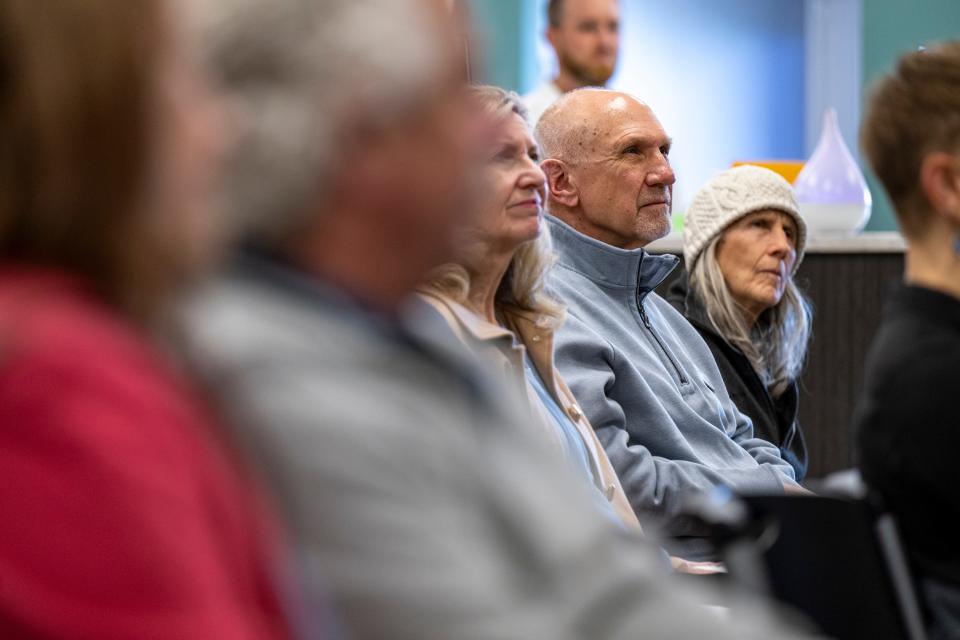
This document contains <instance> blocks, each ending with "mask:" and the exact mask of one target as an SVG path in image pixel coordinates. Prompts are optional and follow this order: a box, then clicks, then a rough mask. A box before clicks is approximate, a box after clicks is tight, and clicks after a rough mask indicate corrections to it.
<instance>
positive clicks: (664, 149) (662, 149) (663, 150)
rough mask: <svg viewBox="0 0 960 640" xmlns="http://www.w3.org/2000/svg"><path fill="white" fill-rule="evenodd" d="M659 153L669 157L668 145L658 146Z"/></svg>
mask: <svg viewBox="0 0 960 640" xmlns="http://www.w3.org/2000/svg"><path fill="white" fill-rule="evenodd" d="M660 155H662V156H663V157H664V158H669V157H670V145H663V146H662V147H660Z"/></svg>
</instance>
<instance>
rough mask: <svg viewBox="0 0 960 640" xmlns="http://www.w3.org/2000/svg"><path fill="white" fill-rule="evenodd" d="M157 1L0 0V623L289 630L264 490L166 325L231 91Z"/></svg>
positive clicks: (187, 263)
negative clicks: (187, 371) (191, 379)
mask: <svg viewBox="0 0 960 640" xmlns="http://www.w3.org/2000/svg"><path fill="white" fill-rule="evenodd" d="M179 8H180V7H179V6H178V5H177V4H176V3H173V2H161V1H160V0H98V1H97V2H91V1H89V0H58V1H57V2H36V1H35V0H5V1H4V2H3V3H2V4H0V513H2V521H0V637H3V638H17V637H44V638H57V637H71V638H75V637H76V638H78V637H96V638H120V637H127V638H132V637H137V638H281V637H287V636H288V635H289V630H288V625H287V622H286V620H285V616H284V614H283V606H282V603H281V601H280V599H279V597H278V595H277V594H278V593H279V589H280V586H281V585H279V584H277V583H276V580H275V576H277V575H279V573H280V572H278V571H277V569H278V568H279V563H280V562H282V558H281V552H282V550H281V549H280V548H279V545H278V544H277V543H278V540H277V538H276V535H275V533H273V532H272V530H271V524H270V519H269V517H268V513H267V510H266V509H265V508H264V506H265V505H263V504H262V503H261V501H260V499H259V497H258V495H257V491H256V489H255V487H254V486H253V485H252V484H251V483H250V480H249V479H248V478H247V477H246V474H245V473H244V472H243V471H242V469H241V468H240V465H239V464H238V461H236V460H235V459H234V455H233V454H232V452H231V451H230V450H229V449H228V448H227V447H225V446H224V443H223V442H221V436H220V433H218V429H217V428H216V424H215V423H214V421H213V420H212V419H211V417H210V415H209V414H208V412H207V411H206V410H205V408H204V406H203V402H202V401H201V400H200V399H199V398H198V397H197V395H196V394H195V392H194V390H192V389H191V388H190V386H189V384H187V382H186V380H184V378H183V377H182V376H181V375H180V374H179V372H178V371H177V370H176V368H175V367H174V366H173V364H172V363H171V362H169V361H168V360H167V358H166V357H165V355H164V354H163V353H162V352H161V350H160V348H159V347H158V345H157V344H155V340H154V339H153V337H152V336H153V335H154V331H155V329H156V328H157V326H158V325H159V324H161V322H162V320H163V318H164V316H165V315H166V311H167V309H168V308H169V306H170V302H171V301H172V298H173V296H174V295H175V294H176V293H177V292H178V291H179V290H180V288H181V287H182V286H183V285H184V284H185V283H186V282H188V281H189V280H190V278H192V277H193V276H195V275H196V274H197V273H198V272H199V271H200V270H201V269H202V267H203V266H204V263H205V262H206V261H207V260H209V257H210V256H211V255H213V254H215V253H216V251H215V245H216V243H215V242H214V241H215V238H216V235H217V233H216V231H217V226H216V221H215V218H214V217H213V216H212V215H211V212H210V210H209V205H210V200H211V194H212V193H213V191H214V183H215V178H216V171H215V169H216V166H217V164H218V162H219V159H220V154H221V151H222V147H223V130H222V127H221V124H220V123H221V119H220V109H219V106H218V104H217V103H216V102H215V101H214V100H213V99H212V96H211V95H210V94H209V93H208V91H207V88H206V85H205V81H204V78H203V77H202V74H201V73H200V71H199V67H198V65H197V61H196V59H195V55H194V52H193V51H192V49H191V47H190V43H189V41H188V39H187V37H186V35H185V23H184V24H182V23H181V20H182V19H183V18H184V17H185V16H183V15H181V14H180V13H179V12H178V9H179Z"/></svg>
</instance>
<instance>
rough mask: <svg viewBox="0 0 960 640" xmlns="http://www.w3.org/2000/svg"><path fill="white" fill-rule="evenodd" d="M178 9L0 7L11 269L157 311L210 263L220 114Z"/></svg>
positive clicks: (6, 256)
mask: <svg viewBox="0 0 960 640" xmlns="http://www.w3.org/2000/svg"><path fill="white" fill-rule="evenodd" d="M182 8H183V7H182V6H181V5H180V3H179V2H163V3H161V2H160V1H159V0H109V1H108V0H98V1H97V2H90V1H89V0H57V2H53V3H48V2H35V1H34V0H4V2H3V3H2V4H0V261H2V262H3V263H4V264H7V265H10V264H22V265H32V266H47V267H52V268H56V269H60V270H66V271H69V272H71V273H73V274H75V275H78V276H80V277H81V278H82V279H83V280H84V281H86V282H87V283H88V284H89V285H91V286H92V287H93V288H94V289H95V290H97V292H98V293H99V294H101V295H102V296H104V297H105V298H106V299H107V300H108V301H110V302H112V303H113V304H115V305H117V306H119V307H120V308H122V309H124V310H125V311H127V312H130V313H133V314H135V315H138V316H145V315H149V314H151V313H153V312H154V311H155V310H156V308H157V307H158V303H159V302H160V301H161V300H162V299H163V298H164V297H165V294H167V293H169V292H170V291H171V290H172V288H173V287H174V286H175V285H178V284H180V283H182V282H183V280H184V279H185V278H187V277H190V276H192V275H194V274H195V272H196V271H197V270H198V269H199V268H200V267H201V266H202V265H203V263H204V262H205V261H206V260H207V259H208V256H209V254H211V253H212V250H213V240H214V238H215V236H216V234H215V230H216V225H215V224H214V222H215V218H214V217H213V216H212V215H211V212H210V209H209V207H210V195H211V194H212V193H213V191H214V177H215V168H216V166H217V164H218V160H219V155H220V151H221V149H222V142H223V136H222V129H221V126H220V119H219V117H220V110H219V108H218V105H217V103H216V102H215V101H214V100H212V99H211V95H210V94H209V93H208V92H207V90H206V85H205V84H204V78H203V77H202V74H201V73H200V66H199V64H197V63H198V58H197V57H196V56H194V55H193V51H192V49H191V46H190V43H189V41H188V39H187V38H186V32H185V29H184V27H185V23H181V19H182V18H183V16H182V15H181V13H180V9H182Z"/></svg>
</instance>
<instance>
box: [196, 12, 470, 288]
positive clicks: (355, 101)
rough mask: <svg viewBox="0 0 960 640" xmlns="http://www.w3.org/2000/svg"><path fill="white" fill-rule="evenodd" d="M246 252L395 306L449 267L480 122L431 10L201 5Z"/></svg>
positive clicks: (456, 36)
mask: <svg viewBox="0 0 960 640" xmlns="http://www.w3.org/2000/svg"><path fill="white" fill-rule="evenodd" d="M204 2H205V3H206V5H205V6H206V7H207V9H209V15H208V16H207V17H208V19H209V23H210V26H211V28H210V30H209V37H208V42H209V43H210V54H211V59H212V61H213V65H214V68H215V73H216V74H217V75H218V76H219V79H220V81H221V82H222V85H223V88H224V90H225V92H226V94H227V96H228V97H229V100H230V103H231V106H232V107H233V113H234V114H235V115H236V117H237V129H238V133H239V144H238V146H237V149H236V153H235V154H234V156H233V158H232V161H231V163H230V169H229V181H228V190H227V191H228V193H227V199H228V201H229V208H230V213H231V216H232V217H233V219H234V220H235V221H236V224H237V228H236V232H237V235H238V236H239V237H240V239H241V240H243V241H245V242H247V243H252V244H254V245H257V246H259V247H261V248H266V249H269V250H272V251H279V252H282V253H284V254H286V255H287V256H288V257H291V258H294V259H296V260H297V261H298V262H300V263H301V265H302V266H304V267H306V268H308V269H310V270H313V271H315V272H317V273H318V274H320V275H323V276H324V277H326V278H328V279H330V280H333V281H335V282H336V283H338V284H340V285H341V286H343V287H345V288H347V289H351V290H353V291H354V292H355V293H357V294H359V295H361V296H364V297H367V298H368V299H370V300H371V301H372V302H375V303H376V304H379V305H384V306H390V305H392V304H395V302H396V301H397V300H398V299H399V298H400V297H401V296H402V294H404V293H406V292H407V291H409V290H410V289H411V288H412V287H413V286H414V284H415V283H416V282H417V281H418V279H419V278H420V277H421V276H422V275H423V273H424V272H425V271H426V270H427V269H428V268H430V267H432V266H435V265H436V264H438V263H440V262H442V261H443V260H445V259H447V258H449V253H450V251H451V247H452V245H453V237H454V234H455V231H456V229H457V228H458V227H459V226H460V224H461V219H462V217H463V214H462V212H463V211H465V210H466V207H465V206H464V203H463V202H462V199H463V197H464V186H465V181H466V178H467V177H468V176H469V173H470V171H469V161H470V159H471V157H472V155H473V154H475V153H477V151H478V147H479V144H478V141H477V135H476V132H477V127H476V122H475V121H474V119H473V118H472V117H471V115H470V113H469V106H468V102H467V101H466V99H465V96H464V92H463V88H464V84H465V79H466V78H465V76H466V73H465V61H464V56H463V40H462V35H463V32H462V30H461V29H460V28H459V25H458V24H457V23H456V19H455V18H454V16H453V15H452V14H451V13H450V11H449V9H448V7H447V3H445V2H441V1H439V0H204Z"/></svg>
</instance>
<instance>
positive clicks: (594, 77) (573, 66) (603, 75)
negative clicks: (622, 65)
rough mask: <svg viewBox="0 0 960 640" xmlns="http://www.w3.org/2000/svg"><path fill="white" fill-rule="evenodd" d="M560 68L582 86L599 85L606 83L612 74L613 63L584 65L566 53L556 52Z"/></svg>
mask: <svg viewBox="0 0 960 640" xmlns="http://www.w3.org/2000/svg"><path fill="white" fill-rule="evenodd" d="M558 58H559V62H560V68H561V69H563V70H564V71H566V72H567V73H568V74H570V75H572V76H573V77H574V78H576V79H577V81H579V82H580V83H582V84H583V85H584V86H594V87H600V86H603V85H605V84H607V80H609V79H610V77H611V76H612V75H613V71H614V65H613V64H599V65H585V64H580V63H579V62H577V61H576V60H574V59H573V58H571V57H570V56H568V55H566V54H563V53H561V54H558Z"/></svg>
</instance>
